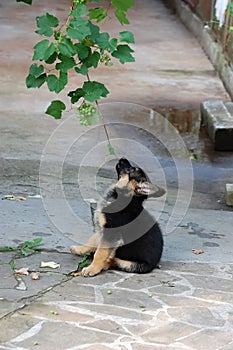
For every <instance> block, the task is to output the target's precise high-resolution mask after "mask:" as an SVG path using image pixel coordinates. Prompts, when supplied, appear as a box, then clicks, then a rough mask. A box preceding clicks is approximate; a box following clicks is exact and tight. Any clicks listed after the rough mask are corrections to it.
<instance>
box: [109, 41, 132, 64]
mask: <svg viewBox="0 0 233 350" xmlns="http://www.w3.org/2000/svg"><path fill="white" fill-rule="evenodd" d="M131 52H134V50H132V49H131V48H130V47H129V46H128V45H118V46H117V49H116V50H115V51H113V52H112V56H113V57H115V58H118V59H119V61H120V62H121V63H122V64H124V63H125V62H134V61H135V58H134V57H133V56H132V55H131Z"/></svg>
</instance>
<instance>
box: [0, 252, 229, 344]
mask: <svg viewBox="0 0 233 350" xmlns="http://www.w3.org/2000/svg"><path fill="white" fill-rule="evenodd" d="M52 257H53V256H52ZM57 257H58V256H57ZM59 259H60V260H61V261H62V262H64V261H65V260H68V261H69V264H70V266H69V264H68V265H67V267H66V268H63V271H60V272H59V273H57V272H56V273H55V272H51V271H47V272H43V273H41V280H39V281H33V282H31V281H30V276H26V277H23V278H22V280H24V281H25V284H27V285H28V287H30V286H32V283H34V284H38V283H39V284H40V285H39V286H38V285H37V286H36V288H38V289H41V291H40V293H38V294H37V295H36V297H35V298H34V300H33V303H31V302H29V301H28V299H27V298H26V296H27V293H26V292H25V291H23V290H20V289H19V284H18V290H16V292H17V293H21V295H24V298H21V301H20V302H19V303H18V305H15V306H14V308H15V309H17V311H14V313H13V314H12V315H11V317H6V318H4V319H2V321H1V330H0V339H1V343H2V345H1V346H0V348H1V349H12V348H13V349H19V350H20V349H22V350H23V349H32V348H34V347H35V346H36V345H37V346H36V348H38V349H53V348H60V349H92V348H93V349H94V348H95V349H139V348H141V349H187V350H188V349H190V350H191V349H198V350H199V349H203V350H206V349H213V350H215V349H216V350H217V349H224V350H227V349H229V350H230V349H232V346H233V304H232V302H233V292H232V271H233V266H232V265H230V264H229V265H224V266H219V265H218V264H215V265H214V264H201V263H198V262H194V263H181V262H177V263H174V262H165V261H163V262H162V264H161V265H162V266H161V269H157V270H156V271H154V272H153V273H151V274H148V275H135V274H133V275H131V274H125V273H121V272H116V271H108V272H106V273H102V274H100V275H99V276H96V277H95V278H72V279H71V278H70V277H67V276H66V272H67V270H68V267H71V260H72V259H71V258H67V256H65V257H64V255H63V256H60V257H59ZM29 260H30V259H29ZM32 265H33V264H32ZM32 265H31V266H32ZM53 275H56V284H54V285H53V288H51V287H49V284H50V285H52V284H53V283H54V281H53ZM58 275H59V278H58ZM4 277H5V278H7V277H8V278H9V271H8V273H7V271H6V272H5V276H4ZM4 277H3V278H4ZM12 278H13V277H12ZM16 288H17V287H16ZM32 292H34V293H35V290H34V291H33V290H31V293H32ZM8 293H9V291H8ZM35 294H36V293H35ZM13 296H14V294H12V292H11V298H12V297H13ZM13 299H14V298H13ZM27 304H29V305H28V306H25V307H23V305H27ZM2 310H4V309H2ZM8 312H9V310H8Z"/></svg>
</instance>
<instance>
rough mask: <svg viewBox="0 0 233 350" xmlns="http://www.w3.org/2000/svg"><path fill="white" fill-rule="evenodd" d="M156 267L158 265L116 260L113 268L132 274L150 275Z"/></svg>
mask: <svg viewBox="0 0 233 350" xmlns="http://www.w3.org/2000/svg"><path fill="white" fill-rule="evenodd" d="M156 265H157V264H156V263H155V264H153V265H152V264H149V263H147V262H135V261H128V260H122V259H118V258H115V259H114V262H113V265H112V267H113V268H115V269H118V270H121V271H126V272H131V273H148V272H150V271H152V270H153V269H154V268H155V267H156Z"/></svg>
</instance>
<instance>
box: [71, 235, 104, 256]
mask: <svg viewBox="0 0 233 350" xmlns="http://www.w3.org/2000/svg"><path fill="white" fill-rule="evenodd" d="M99 242H100V234H99V232H97V233H95V234H94V235H92V236H91V237H90V238H89V240H88V241H87V243H85V244H84V245H82V246H76V245H72V246H71V247H70V251H71V253H72V254H76V255H84V254H87V253H94V252H95V251H96V249H97V247H98V245H99Z"/></svg>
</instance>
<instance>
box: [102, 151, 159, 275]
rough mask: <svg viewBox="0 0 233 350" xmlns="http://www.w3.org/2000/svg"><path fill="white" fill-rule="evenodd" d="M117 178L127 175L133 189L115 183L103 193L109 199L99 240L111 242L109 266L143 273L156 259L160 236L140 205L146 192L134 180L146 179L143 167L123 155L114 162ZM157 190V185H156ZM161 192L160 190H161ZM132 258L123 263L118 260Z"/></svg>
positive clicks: (155, 223)
mask: <svg viewBox="0 0 233 350" xmlns="http://www.w3.org/2000/svg"><path fill="white" fill-rule="evenodd" d="M116 170H117V174H118V179H121V177H122V176H124V175H127V176H128V177H129V182H130V183H131V184H133V186H135V191H133V190H131V189H129V187H127V186H123V187H120V188H119V183H117V184H116V186H115V187H114V188H113V189H111V191H110V192H109V193H108V195H107V200H108V201H109V202H110V203H108V204H107V205H105V206H104V207H103V208H102V210H101V212H102V213H103V214H104V215H105V219H106V223H105V225H104V227H103V231H102V232H103V240H104V241H105V242H107V244H109V245H110V246H115V247H116V251H115V258H116V259H115V263H114V259H113V267H114V268H119V269H121V270H125V271H128V272H135V273H147V272H150V271H151V270H153V269H154V268H155V267H156V265H157V264H158V262H159V261H160V258H161V255H162V251H163V237H162V232H161V230H160V227H159V225H158V223H157V222H156V221H155V219H154V218H153V217H152V216H151V215H150V214H149V213H148V211H146V210H145V209H144V208H143V202H144V200H145V199H147V197H148V195H150V194H149V193H148V195H147V194H144V193H143V194H142V193H140V192H137V184H143V183H147V182H148V178H147V176H146V174H145V173H144V171H143V170H142V169H140V168H136V167H133V166H132V165H131V164H130V163H129V161H128V160H127V159H125V158H122V159H120V160H119V162H118V163H117V165H116ZM159 190H161V189H159ZM162 194H164V191H162ZM118 259H121V260H126V261H128V262H130V261H131V262H132V264H128V265H127V266H124V264H121V262H120V261H119V260H118Z"/></svg>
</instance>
